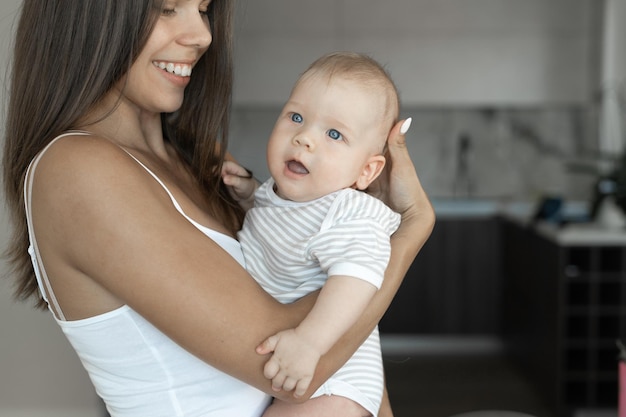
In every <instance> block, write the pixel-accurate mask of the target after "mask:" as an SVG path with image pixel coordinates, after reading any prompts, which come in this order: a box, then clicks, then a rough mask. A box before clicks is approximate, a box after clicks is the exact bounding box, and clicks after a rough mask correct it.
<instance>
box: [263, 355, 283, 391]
mask: <svg viewBox="0 0 626 417" xmlns="http://www.w3.org/2000/svg"><path fill="white" fill-rule="evenodd" d="M279 371H280V365H279V364H278V362H277V361H275V360H273V359H270V360H269V361H267V363H266V364H265V366H264V367H263V376H264V377H265V378H267V379H271V380H272V385H273V382H274V378H275V377H276V376H277V375H278V372H279ZM281 386H282V383H281Z"/></svg>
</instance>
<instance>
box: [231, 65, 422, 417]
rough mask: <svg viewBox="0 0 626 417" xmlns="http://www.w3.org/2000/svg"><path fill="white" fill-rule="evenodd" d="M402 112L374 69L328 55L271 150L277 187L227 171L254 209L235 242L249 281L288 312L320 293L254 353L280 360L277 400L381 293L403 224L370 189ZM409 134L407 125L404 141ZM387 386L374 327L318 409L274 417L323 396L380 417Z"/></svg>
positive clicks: (296, 94)
mask: <svg viewBox="0 0 626 417" xmlns="http://www.w3.org/2000/svg"><path fill="white" fill-rule="evenodd" d="M398 112H399V102H398V94H397V90H396V88H395V86H394V84H393V82H392V81H391V79H390V77H389V76H388V74H387V72H386V71H385V70H384V68H382V67H381V65H380V64H378V63H377V62H376V61H375V60H373V59H371V58H370V57H368V56H365V55H361V54H355V53H332V54H329V55H325V56H323V57H321V58H320V59H318V60H317V61H315V62H314V63H313V64H312V65H311V66H310V67H309V68H308V69H307V70H306V71H305V72H304V73H303V74H302V76H301V77H300V78H299V79H298V81H297V82H296V84H295V86H294V88H293V90H292V92H291V96H290V97H289V100H288V101H287V103H286V104H285V106H284V108H283V110H282V112H281V113H280V116H279V117H278V120H277V121H276V124H275V126H274V130H273V131H272V134H271V136H270V139H269V143H268V146H267V162H268V167H269V171H270V174H271V178H270V179H269V180H268V181H266V182H265V183H264V184H262V185H261V186H260V187H259V188H258V190H256V192H255V189H256V185H257V183H256V181H255V180H254V179H252V178H250V175H249V174H248V173H247V172H246V170H245V169H244V168H243V167H240V166H238V165H236V164H234V163H232V162H229V163H227V164H225V166H224V168H223V172H222V177H223V180H224V183H225V184H226V185H227V186H228V187H229V189H230V192H231V194H232V195H233V196H234V197H235V198H236V199H237V200H238V201H239V202H240V204H241V205H242V206H243V207H245V208H249V210H248V212H247V215H246V219H245V222H244V225H243V228H242V230H241V231H240V233H239V235H238V237H239V240H240V242H241V245H242V248H243V253H244V256H245V260H246V267H247V269H248V270H249V271H250V273H251V274H252V276H253V277H254V278H255V279H256V280H257V281H258V282H259V284H260V285H262V286H263V288H264V289H265V290H266V291H268V292H269V293H270V294H271V295H272V296H274V297H275V298H276V299H278V300H279V301H281V302H283V303H291V302H293V301H294V300H296V299H298V298H300V297H302V296H304V295H306V294H308V293H310V292H312V291H315V290H318V289H320V288H321V292H320V294H319V296H318V299H317V302H316V304H315V306H314V307H313V309H312V311H311V312H310V314H309V315H308V316H307V317H306V318H305V319H304V320H303V321H302V322H301V323H300V324H299V325H298V326H297V327H296V328H295V329H288V330H284V331H281V332H279V333H277V334H275V335H273V336H271V337H269V338H268V339H267V340H265V341H264V342H263V343H262V344H261V345H260V346H259V347H258V348H257V352H258V353H260V354H267V353H271V352H273V354H272V355H271V357H270V359H269V360H268V362H267V363H266V365H265V369H264V372H265V376H266V377H267V378H269V379H271V380H272V387H273V389H275V390H281V389H284V390H287V391H291V390H294V395H295V396H296V397H299V396H302V395H303V394H304V393H305V391H306V389H307V388H308V386H309V384H310V382H311V379H312V377H313V375H314V373H315V367H316V365H317V363H318V360H319V358H320V356H321V355H324V354H325V353H326V352H327V351H328V349H329V348H330V347H331V346H332V345H333V344H334V343H336V342H337V340H338V339H339V338H340V337H341V336H342V335H343V333H344V332H345V331H346V330H347V329H348V328H349V327H350V326H351V325H352V324H353V323H354V322H355V321H356V319H357V317H358V316H359V315H360V314H361V313H362V311H363V310H364V309H366V308H367V305H368V303H369V301H370V300H371V298H372V296H373V295H374V293H375V292H376V291H377V289H378V288H380V285H381V283H382V280H383V276H384V272H385V269H386V267H387V263H388V261H389V256H390V242H389V238H390V235H391V234H392V233H393V232H394V231H395V230H396V228H397V227H398V225H399V224H400V215H399V214H397V213H395V212H393V211H392V210H391V209H390V208H389V207H387V206H386V205H385V204H383V203H382V202H381V201H380V200H378V199H376V198H374V197H372V196H370V195H369V194H367V193H365V192H363V190H366V189H367V188H368V186H369V185H370V184H371V183H372V181H374V180H375V179H376V178H377V177H378V176H379V174H380V173H381V172H382V170H383V168H384V166H385V157H384V156H383V153H384V150H385V144H386V139H387V135H388V133H389V131H390V130H391V128H392V126H393V125H394V124H395V123H396V121H397V119H398ZM409 125H410V119H408V120H407V122H406V123H405V125H403V133H406V130H408V127H409ZM383 387H384V376H383V367H382V359H381V351H380V340H379V335H378V329H377V328H376V329H375V330H374V331H373V332H372V334H371V335H370V337H369V338H368V339H367V340H366V341H365V342H364V343H363V345H362V346H361V347H360V348H359V349H358V350H357V352H356V353H355V354H354V355H353V356H352V358H350V360H349V361H348V362H347V363H346V365H345V366H344V367H343V368H341V369H340V370H339V371H338V372H336V373H335V375H334V376H333V377H332V378H330V379H329V380H328V381H327V382H326V383H325V384H324V385H323V386H322V387H320V389H318V390H317V392H315V393H314V394H313V396H312V399H311V400H309V401H307V402H305V403H303V404H288V403H284V402H281V401H278V400H275V401H274V403H273V404H272V406H270V407H269V408H268V410H267V411H266V414H265V416H266V417H270V416H278V415H296V410H295V409H294V407H295V408H296V409H297V408H300V409H299V410H297V412H298V413H300V414H297V415H309V414H308V411H307V410H313V409H314V408H313V407H315V401H316V400H318V399H319V398H320V396H324V395H326V396H331V397H328V398H326V399H325V401H332V399H333V398H335V399H337V398H339V397H343V400H344V401H345V398H347V399H349V400H351V401H352V402H354V405H355V407H353V410H354V415H355V416H363V415H371V416H376V415H377V414H378V410H379V407H380V404H381V397H382V392H383ZM329 398H330V399H329ZM307 407H308V408H307ZM331 408H332V407H331ZM317 410H318V411H319V409H317ZM346 415H347V414H345V411H342V413H341V416H342V417H345V416H346Z"/></svg>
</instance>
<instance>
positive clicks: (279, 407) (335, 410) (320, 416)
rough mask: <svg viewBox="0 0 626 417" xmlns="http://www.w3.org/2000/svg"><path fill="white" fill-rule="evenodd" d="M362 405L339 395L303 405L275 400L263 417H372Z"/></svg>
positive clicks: (310, 401) (328, 396)
mask: <svg viewBox="0 0 626 417" xmlns="http://www.w3.org/2000/svg"><path fill="white" fill-rule="evenodd" d="M371 416H372V415H371V414H370V413H369V412H368V411H367V410H366V409H365V408H363V407H362V406H361V405H360V404H357V403H356V402H354V401H352V400H350V399H348V398H346V397H341V396H339V395H322V396H319V397H315V398H312V399H310V400H308V401H305V402H303V403H301V404H293V403H287V402H285V401H280V400H278V399H274V402H273V403H272V404H271V405H270V406H269V407H268V408H267V410H265V413H264V414H263V417H371Z"/></svg>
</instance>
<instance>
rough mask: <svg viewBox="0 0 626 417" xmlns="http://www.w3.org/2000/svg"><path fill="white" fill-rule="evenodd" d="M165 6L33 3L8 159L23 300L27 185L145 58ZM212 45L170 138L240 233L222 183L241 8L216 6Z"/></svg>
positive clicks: (22, 42)
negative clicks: (33, 171)
mask: <svg viewBox="0 0 626 417" xmlns="http://www.w3.org/2000/svg"><path fill="white" fill-rule="evenodd" d="M161 3H162V0H25V1H24V2H23V6H22V12H21V16H20V19H19V23H18V27H17V32H16V36H15V43H14V44H15V46H14V55H13V61H12V67H11V74H12V76H11V86H10V98H9V106H8V113H7V123H6V138H5V144H4V155H3V174H4V178H3V179H4V190H5V194H6V201H7V204H8V208H9V211H10V215H11V220H12V223H13V237H12V239H11V241H10V243H9V247H8V248H7V250H6V256H7V258H8V260H9V262H10V266H11V270H10V272H9V273H10V275H11V278H12V279H15V284H16V286H15V296H16V297H17V298H19V299H28V298H31V297H33V298H35V299H36V300H37V306H38V307H44V306H45V303H44V301H43V300H42V298H41V295H40V294H39V291H38V287H37V282H36V279H35V276H34V271H33V268H32V265H31V261H30V257H29V255H28V252H27V249H28V245H29V240H28V229H27V224H26V216H25V209H24V198H23V189H24V178H25V174H26V170H27V168H28V165H29V164H30V162H31V161H32V159H33V158H34V157H35V155H36V154H37V153H38V152H40V151H41V150H42V149H43V148H44V147H45V146H46V145H47V144H48V143H50V141H51V140H52V139H54V138H55V137H56V136H58V135H59V134H61V133H63V132H66V131H68V130H72V129H75V128H77V125H76V124H77V121H78V120H79V119H80V118H81V117H82V116H84V115H85V113H86V112H87V111H88V110H89V109H91V108H92V107H93V106H94V104H95V103H97V102H98V101H99V100H100V99H102V97H103V96H104V95H105V94H106V93H107V92H109V91H110V90H111V88H112V87H113V85H115V84H116V83H117V82H118V81H119V80H120V79H121V78H122V77H123V76H124V74H126V72H127V71H128V70H129V68H130V66H131V65H132V63H133V62H134V60H135V59H136V57H137V55H138V54H139V52H140V51H141V50H142V48H143V46H144V45H145V43H146V41H147V39H148V37H149V35H150V33H151V31H152V28H153V26H154V23H155V22H156V19H157V18H158V16H159V13H160V10H161ZM209 19H210V23H211V29H212V36H213V41H212V44H211V47H210V48H209V50H208V51H207V53H205V54H204V56H203V58H202V59H201V60H200V62H199V63H198V64H197V65H196V67H195V68H194V72H193V76H192V77H191V82H190V84H189V86H188V87H187V90H186V94H185V99H184V101H183V104H182V107H181V108H180V109H179V110H178V111H177V112H176V113H174V114H164V115H163V116H162V119H163V122H164V123H163V131H164V136H165V138H166V140H168V141H170V142H171V143H172V145H173V146H174V147H175V148H176V150H177V151H178V152H179V154H180V155H181V157H182V158H183V159H184V160H185V161H187V163H188V164H189V167H190V171H191V172H192V173H193V175H194V176H195V178H196V179H197V181H198V183H199V184H201V186H202V187H203V188H204V190H205V191H206V193H205V194H206V196H207V201H208V202H209V203H210V204H209V205H210V207H211V208H212V211H213V213H212V214H213V215H215V216H216V217H217V218H218V219H220V220H221V221H222V222H223V223H224V224H225V225H227V226H229V227H230V228H231V229H232V230H233V231H234V230H236V229H237V228H238V227H239V225H240V221H241V218H242V213H241V211H239V209H238V207H237V205H236V204H234V203H233V202H232V200H231V199H230V198H229V197H228V193H226V192H225V190H224V188H223V185H222V184H221V181H220V178H219V171H220V167H221V163H222V161H223V159H224V154H225V152H226V145H227V140H226V138H227V134H228V124H229V113H230V102H231V90H232V35H231V30H232V2H231V1H230V0H214V1H213V2H212V3H211V8H210V12H209Z"/></svg>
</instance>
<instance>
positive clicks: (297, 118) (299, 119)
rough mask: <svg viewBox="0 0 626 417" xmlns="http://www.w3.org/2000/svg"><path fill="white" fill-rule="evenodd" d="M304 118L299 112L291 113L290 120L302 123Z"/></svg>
mask: <svg viewBox="0 0 626 417" xmlns="http://www.w3.org/2000/svg"><path fill="white" fill-rule="evenodd" d="M303 120H304V119H303V118H302V115H301V114H299V113H293V114H292V115H291V121H292V122H295V123H302V121H303Z"/></svg>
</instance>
